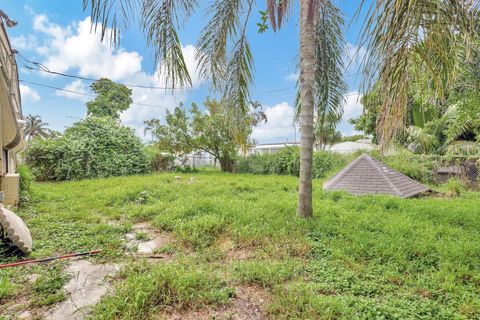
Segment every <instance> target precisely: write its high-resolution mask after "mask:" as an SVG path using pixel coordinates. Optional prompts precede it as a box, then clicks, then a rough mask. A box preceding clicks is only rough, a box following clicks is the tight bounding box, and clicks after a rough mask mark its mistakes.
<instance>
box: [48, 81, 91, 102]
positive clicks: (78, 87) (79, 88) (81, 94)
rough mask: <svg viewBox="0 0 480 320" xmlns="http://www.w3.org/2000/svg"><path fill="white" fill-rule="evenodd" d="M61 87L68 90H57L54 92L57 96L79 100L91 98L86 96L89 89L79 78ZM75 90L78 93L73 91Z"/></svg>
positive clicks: (83, 100) (84, 100)
mask: <svg viewBox="0 0 480 320" xmlns="http://www.w3.org/2000/svg"><path fill="white" fill-rule="evenodd" d="M63 89H64V90H68V91H61V90H57V91H56V92H55V94H56V95H57V96H59V97H65V98H68V99H76V100H79V101H81V102H87V101H89V100H91V98H90V97H88V96H87V94H89V89H88V87H87V85H86V84H85V82H83V81H82V80H79V79H78V80H75V81H73V82H71V83H69V84H67V85H66V86H65V87H63ZM69 91H72V92H69ZM75 92H78V93H75Z"/></svg>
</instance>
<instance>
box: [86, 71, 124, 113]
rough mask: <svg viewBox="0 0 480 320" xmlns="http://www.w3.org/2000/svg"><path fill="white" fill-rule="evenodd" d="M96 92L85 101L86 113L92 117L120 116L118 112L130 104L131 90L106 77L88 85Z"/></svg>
mask: <svg viewBox="0 0 480 320" xmlns="http://www.w3.org/2000/svg"><path fill="white" fill-rule="evenodd" d="M90 87H91V88H92V90H93V91H94V92H95V93H96V94H97V96H96V97H95V100H93V101H90V102H87V115H88V116H93V117H111V118H114V119H119V118H120V113H122V111H125V110H127V109H128V108H129V107H130V105H131V104H132V102H133V100H132V90H131V89H129V88H127V87H126V86H125V85H123V84H118V83H115V82H113V81H112V80H110V79H107V78H101V79H99V80H97V81H95V82H94V83H92V85H91V86H90Z"/></svg>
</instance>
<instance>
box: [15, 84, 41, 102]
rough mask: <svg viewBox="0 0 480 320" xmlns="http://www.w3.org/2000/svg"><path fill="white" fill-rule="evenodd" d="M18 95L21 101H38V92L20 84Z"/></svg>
mask: <svg viewBox="0 0 480 320" xmlns="http://www.w3.org/2000/svg"><path fill="white" fill-rule="evenodd" d="M20 94H21V95H22V100H23V101H29V102H37V101H38V100H40V95H39V94H38V92H37V91H36V90H34V89H32V88H30V87H29V86H26V85H24V84H20Z"/></svg>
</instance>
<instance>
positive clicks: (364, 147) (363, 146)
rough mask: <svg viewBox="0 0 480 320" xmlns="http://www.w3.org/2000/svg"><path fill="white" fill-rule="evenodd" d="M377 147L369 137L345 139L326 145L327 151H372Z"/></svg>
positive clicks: (346, 152) (347, 152) (345, 152)
mask: <svg viewBox="0 0 480 320" xmlns="http://www.w3.org/2000/svg"><path fill="white" fill-rule="evenodd" d="M376 149H378V146H377V145H376V144H373V143H372V140H371V139H360V140H357V141H346V142H340V143H335V144H334V145H332V146H330V147H327V149H326V150H327V151H331V152H335V153H343V154H349V153H355V152H357V151H372V150H376Z"/></svg>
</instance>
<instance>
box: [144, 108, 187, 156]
mask: <svg viewBox="0 0 480 320" xmlns="http://www.w3.org/2000/svg"><path fill="white" fill-rule="evenodd" d="M149 121H150V122H151V123H154V124H155V125H156V128H155V129H154V131H153V132H154V135H155V137H156V138H157V142H156V143H157V144H158V146H159V148H160V150H163V151H166V152H168V153H171V154H173V155H175V156H176V157H177V158H180V159H181V162H182V164H184V163H185V162H186V160H187V155H188V154H190V153H191V152H192V151H193V150H195V147H196V144H195V139H194V136H193V134H192V124H191V120H190V119H189V117H188V115H187V113H186V111H185V110H184V109H183V104H181V105H180V107H176V108H175V110H174V111H173V113H171V112H170V111H168V110H167V115H166V117H165V121H166V124H164V125H162V124H161V123H160V120H159V119H151V120H149Z"/></svg>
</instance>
